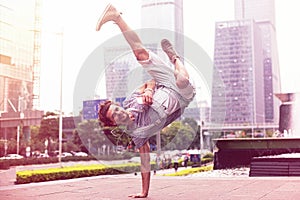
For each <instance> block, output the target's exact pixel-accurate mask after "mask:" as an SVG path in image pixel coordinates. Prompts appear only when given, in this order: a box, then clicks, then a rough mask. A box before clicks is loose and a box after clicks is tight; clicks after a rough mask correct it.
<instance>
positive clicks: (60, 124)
mask: <svg viewBox="0 0 300 200" xmlns="http://www.w3.org/2000/svg"><path fill="white" fill-rule="evenodd" d="M56 34H57V36H59V37H60V45H61V46H60V89H59V90H60V92H59V93H60V94H59V128H58V132H59V133H58V141H59V149H58V151H59V158H58V161H59V165H60V167H62V163H61V156H62V128H63V127H62V125H63V124H62V115H63V113H62V93H63V91H62V85H63V81H62V80H63V30H62V31H61V32H59V33H56Z"/></svg>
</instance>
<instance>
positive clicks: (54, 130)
mask: <svg viewBox="0 0 300 200" xmlns="http://www.w3.org/2000/svg"><path fill="white" fill-rule="evenodd" d="M58 129H59V122H58V114H55V113H53V112H47V113H46V114H45V115H44V116H43V119H42V121H41V126H40V129H39V134H38V139H40V140H41V141H45V140H48V152H51V151H53V150H56V147H54V146H53V142H56V143H57V142H58V132H59V130H58Z"/></svg>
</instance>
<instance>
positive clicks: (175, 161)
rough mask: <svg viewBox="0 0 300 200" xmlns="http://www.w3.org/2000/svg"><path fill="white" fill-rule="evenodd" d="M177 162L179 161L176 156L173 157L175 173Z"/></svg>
mask: <svg viewBox="0 0 300 200" xmlns="http://www.w3.org/2000/svg"><path fill="white" fill-rule="evenodd" d="M178 161H179V157H178V156H174V158H173V165H174V169H175V172H177V170H178Z"/></svg>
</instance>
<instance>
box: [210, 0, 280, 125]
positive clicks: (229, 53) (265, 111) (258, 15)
mask: <svg viewBox="0 0 300 200" xmlns="http://www.w3.org/2000/svg"><path fill="white" fill-rule="evenodd" d="M274 12H275V11H274V1H273V0H259V1H257V0H254V1H253V0H236V1H235V17H236V20H234V21H227V22H217V23H216V29H215V52H214V79H217V78H220V80H221V82H218V81H214V82H213V91H212V95H213V96H212V113H211V115H212V118H211V119H212V122H215V123H219V124H230V125H250V126H253V127H254V126H257V125H262V124H264V123H272V124H277V123H278V117H279V114H278V111H279V101H278V100H277V99H276V97H275V96H274V93H277V92H279V91H280V79H279V70H278V56H277V45H276V37H275V35H276V34H275V19H274Z"/></svg>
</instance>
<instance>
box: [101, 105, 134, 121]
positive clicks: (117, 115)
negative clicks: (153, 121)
mask: <svg viewBox="0 0 300 200" xmlns="http://www.w3.org/2000/svg"><path fill="white" fill-rule="evenodd" d="M106 116H107V117H108V118H109V119H110V120H111V121H113V122H115V124H116V125H127V124H128V123H129V122H130V117H129V113H128V112H127V111H126V110H124V108H122V107H121V106H118V105H114V104H112V105H110V107H109V109H108V111H107V114H106Z"/></svg>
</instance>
